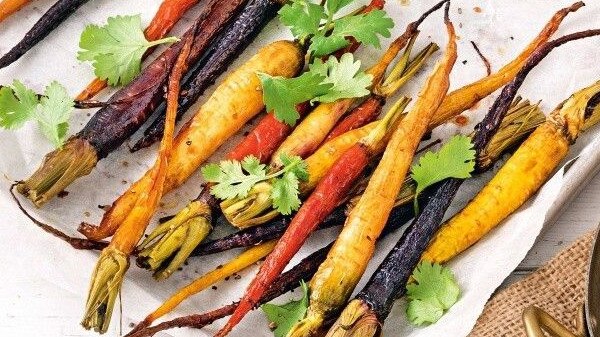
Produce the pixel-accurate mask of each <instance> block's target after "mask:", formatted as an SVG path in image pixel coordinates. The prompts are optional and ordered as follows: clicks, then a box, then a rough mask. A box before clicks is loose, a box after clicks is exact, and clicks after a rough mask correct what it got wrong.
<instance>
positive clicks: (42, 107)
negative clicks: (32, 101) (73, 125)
mask: <svg viewBox="0 0 600 337" xmlns="http://www.w3.org/2000/svg"><path fill="white" fill-rule="evenodd" d="M73 105H74V104H73V99H72V98H70V97H69V95H68V93H67V90H66V89H65V88H64V87H63V86H62V85H60V84H59V83H58V82H56V81H53V82H52V83H50V85H48V86H47V87H46V90H45V91H44V96H43V97H42V98H41V99H40V104H39V105H37V106H36V109H35V114H34V118H35V120H36V121H37V123H38V126H39V128H40V130H41V131H42V133H43V134H44V135H45V136H46V138H48V139H50V141H51V142H52V143H53V144H54V146H56V147H60V146H61V145H62V144H63V143H64V141H65V138H66V135H67V130H68V128H69V124H68V123H67V122H68V121H69V117H70V116H71V112H72V111H73Z"/></svg>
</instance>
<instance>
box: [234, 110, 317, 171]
mask: <svg viewBox="0 0 600 337" xmlns="http://www.w3.org/2000/svg"><path fill="white" fill-rule="evenodd" d="M309 109H310V104H309V103H308V102H305V103H301V104H298V105H297V106H296V111H297V112H298V113H299V114H300V117H301V118H302V116H304V115H306V113H307V112H308V110H309ZM290 132H292V127H291V126H290V125H288V124H286V123H282V122H280V121H279V120H277V118H275V115H273V114H272V113H269V114H267V115H266V116H265V117H264V118H263V119H261V120H260V122H259V123H258V125H256V127H255V128H254V129H252V131H250V133H249V134H248V135H246V136H245V137H244V139H242V141H240V142H239V143H238V144H237V145H236V147H235V148H233V150H231V152H229V153H228V154H227V158H228V159H233V160H238V161H241V160H242V159H244V158H245V157H246V156H248V155H254V156H255V157H257V158H258V160H259V161H260V162H261V163H264V162H268V161H269V160H270V159H271V156H272V155H273V153H274V152H275V150H277V147H279V144H281V142H282V141H283V140H284V139H285V137H287V136H288V135H289V134H290Z"/></svg>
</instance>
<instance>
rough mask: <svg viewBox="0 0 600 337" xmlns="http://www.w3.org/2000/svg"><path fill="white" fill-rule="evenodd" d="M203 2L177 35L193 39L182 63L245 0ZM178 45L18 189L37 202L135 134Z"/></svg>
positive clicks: (193, 57) (160, 93) (195, 55)
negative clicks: (181, 32)
mask: <svg viewBox="0 0 600 337" xmlns="http://www.w3.org/2000/svg"><path fill="white" fill-rule="evenodd" d="M208 1H209V2H208V3H206V4H205V6H204V7H203V11H202V12H201V13H200V14H199V15H198V17H197V19H196V21H195V23H194V25H192V27H191V28H190V29H188V30H187V31H186V32H185V33H184V35H183V37H182V39H183V40H185V39H187V38H188V37H190V36H191V37H193V39H194V41H193V46H192V50H191V52H190V57H189V59H188V62H187V65H188V66H189V65H192V64H194V63H196V62H197V60H198V59H199V58H200V56H201V54H202V53H203V51H204V50H205V49H206V48H208V46H209V45H210V43H211V41H212V40H213V38H214V37H215V36H216V35H217V34H218V33H219V31H221V30H222V29H223V25H224V23H226V22H228V21H229V20H230V19H231V18H232V17H233V16H234V15H235V13H236V12H237V10H238V9H239V8H240V7H241V6H242V5H243V3H244V2H245V1H244V0H231V1H227V2H221V1H217V0H208ZM182 47H183V44H182V43H181V42H178V43H175V44H173V45H171V46H169V48H167V49H166V50H165V51H164V52H163V53H162V54H161V55H160V56H159V57H158V58H157V59H156V60H154V61H153V62H152V63H150V65H148V66H147V67H146V68H144V69H143V70H142V72H141V73H140V74H139V75H138V76H137V77H136V78H135V79H134V80H133V81H132V82H131V83H129V84H128V85H127V86H125V87H123V88H122V89H120V90H119V91H117V92H116V93H115V94H114V95H113V96H112V97H111V98H110V99H109V100H108V102H107V104H106V106H105V107H103V108H101V109H100V110H98V111H97V112H96V113H95V114H94V116H93V117H92V118H91V119H90V120H89V121H88V123H87V124H86V125H85V127H84V128H83V129H82V130H81V131H80V132H79V133H77V134H76V135H75V136H73V137H71V138H70V139H69V140H67V142H66V143H65V144H64V145H63V147H62V148H61V149H58V150H55V151H53V152H50V153H49V154H47V155H46V157H45V159H44V161H43V163H42V165H41V166H40V167H39V168H38V169H37V170H36V172H34V173H33V175H32V176H31V177H30V178H29V179H27V180H25V181H21V182H20V183H19V185H18V186H17V189H18V191H19V192H20V193H21V194H23V195H25V196H27V197H28V198H29V199H30V200H31V201H32V202H33V203H34V204H35V205H36V206H38V207H40V206H42V205H43V204H44V203H45V202H47V201H48V200H50V199H51V198H52V197H54V196H55V195H56V194H57V193H59V192H60V191H62V190H64V189H65V187H67V186H68V185H69V184H70V183H72V182H73V181H74V180H75V179H77V178H79V177H81V176H85V175H87V174H89V173H90V172H91V170H92V169H93V168H94V167H95V166H96V164H97V163H98V161H99V160H100V159H102V158H104V157H106V156H107V155H108V154H110V153H111V152H112V151H114V150H115V149H116V148H118V147H119V146H120V145H121V144H122V143H123V142H124V141H125V140H126V139H128V138H129V137H130V136H131V135H132V134H133V133H135V132H136V131H137V130H138V128H139V127H140V126H141V125H142V124H143V123H144V122H145V121H146V120H147V119H148V117H149V116H150V114H151V112H152V111H153V110H154V108H155V107H156V106H157V105H158V104H160V102H162V101H163V100H164V87H165V84H166V83H167V79H168V75H169V72H170V71H171V69H172V67H173V64H174V63H175V60H176V59H177V56H178V55H179V53H180V52H181V48H182Z"/></svg>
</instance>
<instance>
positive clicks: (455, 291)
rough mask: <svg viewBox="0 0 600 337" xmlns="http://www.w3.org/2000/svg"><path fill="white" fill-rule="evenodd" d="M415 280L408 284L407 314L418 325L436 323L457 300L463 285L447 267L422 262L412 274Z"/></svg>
mask: <svg viewBox="0 0 600 337" xmlns="http://www.w3.org/2000/svg"><path fill="white" fill-rule="evenodd" d="M413 278H414V280H415V283H411V284H408V285H407V286H406V290H407V293H406V295H407V297H408V300H409V302H408V307H407V308H406V315H407V317H408V320H409V321H410V322H411V323H413V324H415V325H423V324H427V323H435V322H437V321H438V320H439V319H440V318H441V317H442V315H443V314H444V312H445V311H446V310H448V309H450V307H451V306H452V305H454V303H456V301H457V300H458V296H459V294H460V288H459V287H458V284H457V282H456V279H455V278H454V275H453V274H452V271H451V270H450V268H448V267H442V266H441V265H439V264H437V263H433V264H431V263H429V262H427V261H423V262H421V263H420V264H419V265H418V266H417V268H416V269H415V271H414V273H413Z"/></svg>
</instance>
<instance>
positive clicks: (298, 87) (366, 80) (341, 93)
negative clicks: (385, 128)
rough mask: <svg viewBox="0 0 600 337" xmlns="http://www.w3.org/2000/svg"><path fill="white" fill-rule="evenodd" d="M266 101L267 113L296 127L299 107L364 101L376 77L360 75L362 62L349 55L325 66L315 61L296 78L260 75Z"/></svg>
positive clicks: (330, 61) (328, 62) (327, 62)
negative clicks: (360, 99)
mask: <svg viewBox="0 0 600 337" xmlns="http://www.w3.org/2000/svg"><path fill="white" fill-rule="evenodd" d="M259 78H260V81H261V83H262V88H263V100H264V102H265V106H266V108H267V110H269V111H273V113H274V114H275V118H277V119H278V120H279V121H282V122H284V123H287V124H289V125H294V124H295V123H296V121H297V120H298V118H300V115H299V114H298V112H297V111H296V104H299V103H302V102H306V101H311V102H312V103H314V102H325V103H327V102H334V101H337V100H339V99H343V98H352V97H362V96H365V95H368V94H369V90H368V89H367V88H368V87H369V86H370V85H371V82H372V81H373V76H372V75H370V74H366V73H365V72H363V71H360V61H358V60H357V61H355V60H354V56H353V55H352V54H350V53H346V54H344V55H342V57H340V60H339V61H338V60H337V59H336V58H335V57H330V58H329V59H328V60H327V61H326V62H323V61H321V60H318V59H317V60H315V62H314V63H312V64H311V65H309V70H308V71H307V72H305V73H303V74H302V75H300V76H298V77H295V78H284V77H279V76H278V77H273V76H269V75H267V74H262V73H261V74H259Z"/></svg>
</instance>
